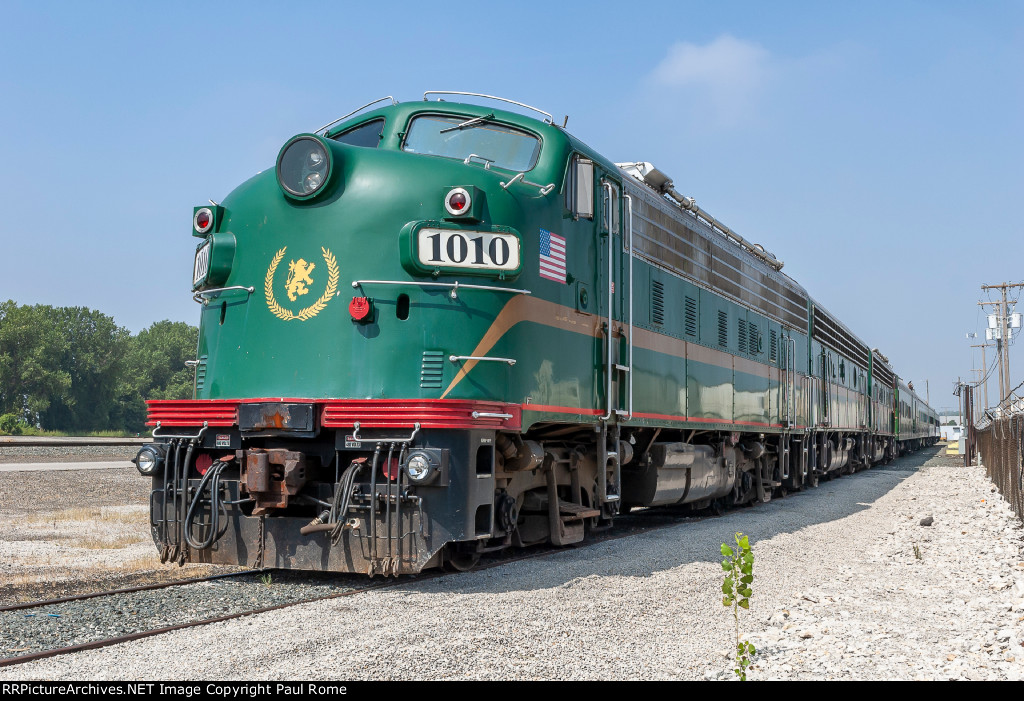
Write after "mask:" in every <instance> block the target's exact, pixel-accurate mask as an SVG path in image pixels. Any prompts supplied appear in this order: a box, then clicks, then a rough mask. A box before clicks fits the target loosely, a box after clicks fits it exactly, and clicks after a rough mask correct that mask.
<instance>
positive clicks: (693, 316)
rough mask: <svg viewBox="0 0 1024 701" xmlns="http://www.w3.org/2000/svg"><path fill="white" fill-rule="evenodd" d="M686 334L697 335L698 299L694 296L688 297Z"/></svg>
mask: <svg viewBox="0 0 1024 701" xmlns="http://www.w3.org/2000/svg"><path fill="white" fill-rule="evenodd" d="M686 335H687V336H696V335H697V300H695V299H694V298H693V297H687V298H686Z"/></svg>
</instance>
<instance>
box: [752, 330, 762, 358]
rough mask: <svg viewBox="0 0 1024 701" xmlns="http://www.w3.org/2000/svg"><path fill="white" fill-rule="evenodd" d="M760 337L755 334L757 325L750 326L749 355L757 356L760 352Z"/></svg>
mask: <svg viewBox="0 0 1024 701" xmlns="http://www.w3.org/2000/svg"><path fill="white" fill-rule="evenodd" d="M760 341H761V336H760V334H758V332H757V324H750V354H751V355H757V354H758V353H760V352H761V348H760Z"/></svg>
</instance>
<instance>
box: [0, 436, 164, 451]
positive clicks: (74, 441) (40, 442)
mask: <svg viewBox="0 0 1024 701" xmlns="http://www.w3.org/2000/svg"><path fill="white" fill-rule="evenodd" d="M151 440H152V439H151V438H149V437H148V436H147V437H141V438H108V437H105V436H0V447H3V446H17V447H24V448H40V447H57V448H62V447H68V448H81V447H95V446H102V447H112V448H120V447H125V446H133V445H142V444H144V443H147V442H150V441H151Z"/></svg>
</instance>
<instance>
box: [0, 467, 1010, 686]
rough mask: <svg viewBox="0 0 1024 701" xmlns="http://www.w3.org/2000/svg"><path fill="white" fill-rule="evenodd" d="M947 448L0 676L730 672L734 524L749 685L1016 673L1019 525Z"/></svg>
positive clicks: (651, 675) (660, 675)
mask: <svg viewBox="0 0 1024 701" xmlns="http://www.w3.org/2000/svg"><path fill="white" fill-rule="evenodd" d="M941 452H942V451H941V450H940V449H938V448H934V449H929V450H926V451H922V452H920V453H918V454H917V455H913V456H909V457H906V458H903V459H901V460H900V461H897V462H896V463H894V464H892V465H890V466H887V467H884V468H875V469H873V470H870V471H867V472H862V473H859V474H857V475H854V476H850V477H844V478H842V479H839V480H834V481H829V482H823V483H822V484H821V486H820V487H818V488H817V489H815V490H810V491H807V492H803V493H800V494H797V495H790V496H789V497H788V498H786V499H783V500H778V499H777V500H774V501H772V502H771V503H770V504H765V505H761V506H758V507H756V508H743V509H737V510H734V511H731V512H729V513H727V514H726V515H724V516H723V517H721V518H710V519H703V520H700V521H693V522H687V523H683V524H680V525H678V526H672V527H669V528H665V529H661V530H657V531H653V532H648V533H645V534H641V535H636V536H632V537H629V538H622V539H619V540H613V541H607V542H603V543H599V544H596V545H592V546H589V547H582V548H576V549H567V550H565V551H561V552H558V553H556V554H554V555H552V556H550V557H546V558H542V559H536V560H525V561H521V562H515V563H509V564H506V565H502V566H500V567H497V568H494V569H489V570H483V571H477V572H469V573H465V574H460V575H457V576H448V577H443V578H439V579H431V580H425V581H414V582H410V583H406V584H403V585H401V586H399V587H398V588H394V589H386V590H379V591H372V592H368V593H363V594H357V595H355V596H354V597H348V598H345V599H336V600H330V601H322V602H314V603H308V604H301V605H298V606H294V607H290V608H287V609H283V610H279V611H274V612H269V613H265V614H259V615H255V616H248V617H245V618H242V619H238V620H234V621H228V622H224V623H218V624H213V625H210V626H204V627H202V628H198V629H190V630H184V631H178V632H174V633H169V634H166V635H161V636H157V637H154V638H148V639H145V640H140V641H135V642H131V643H126V644H123V645H119V646H115V647H110V648H105V649H102V650H93V651H86V652H82V653H75V654H72V655H65V656H60V657H56V658H53V659H49V660H43V661H39V662H33V663H28V664H24V665H18V666H16V667H9V668H4V669H0V679H2V680H17V679H39V678H46V679H69V680H70V679H83V680H84V679H88V680H106V679H127V680H134V679H140V680H141V679H189V680H191V679H196V680H199V679H274V680H276V679H311V680H312V679H353V680H356V679H707V678H712V679H716V678H722V679H727V678H731V677H732V672H731V664H730V660H729V659H728V658H727V654H729V653H730V652H731V648H732V646H733V644H734V640H733V620H732V616H731V614H730V613H729V611H728V610H726V609H725V608H724V607H723V606H722V604H721V590H720V586H721V575H722V572H721V568H720V566H719V560H720V557H719V554H718V551H719V545H720V544H721V543H723V542H731V541H732V537H733V533H735V532H736V531H742V532H744V533H746V534H748V535H749V536H750V539H751V542H752V545H753V551H754V554H755V557H756V561H755V567H754V571H755V575H756V579H755V581H754V584H753V589H754V594H753V597H752V599H751V610H750V612H749V613H745V614H744V615H743V616H742V618H741V623H740V626H741V630H742V631H744V632H745V633H747V634H748V637H749V639H750V640H751V641H753V642H754V644H755V645H756V646H757V648H758V655H757V657H756V658H755V664H754V667H753V668H752V669H751V670H750V672H749V676H750V678H751V679H791V678H794V679H1019V678H1020V676H1021V674H1022V673H1024V665H1022V658H1024V648H1022V647H1021V645H1020V642H1021V641H1022V640H1024V627H1022V620H1021V619H1022V618H1024V562H1022V560H1024V558H1022V555H1021V547H1022V541H1021V530H1020V524H1019V521H1017V519H1016V518H1015V517H1014V516H1013V514H1012V512H1011V511H1010V510H1009V508H1008V506H1007V505H1006V504H1005V503H1004V502H1003V501H1002V499H1001V497H1000V496H999V495H998V493H995V492H994V491H993V488H992V486H991V484H990V483H989V482H988V481H987V479H986V478H985V473H984V469H983V468H978V467H974V468H964V467H963V466H962V465H958V464H957V463H958V462H959V460H957V459H955V458H947V457H945V456H944V455H942V454H941ZM929 516H931V517H932V524H931V525H930V526H922V525H921V522H922V520H924V519H926V518H927V517H929ZM243 651H244V652H243ZM182 660H188V663H187V664H182Z"/></svg>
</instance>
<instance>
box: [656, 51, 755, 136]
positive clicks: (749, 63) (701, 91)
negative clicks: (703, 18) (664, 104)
mask: <svg viewBox="0 0 1024 701" xmlns="http://www.w3.org/2000/svg"><path fill="white" fill-rule="evenodd" d="M771 64H772V57H771V54H770V53H769V52H768V51H767V50H766V49H764V48H763V47H761V46H760V45H758V44H754V43H751V42H746V41H743V40H741V39H737V38H736V37H733V36H730V35H728V34H724V35H722V36H720V37H718V38H717V39H715V40H714V41H712V42H711V43H710V44H707V45H704V46H698V45H697V44H691V43H689V42H678V43H676V44H674V45H673V46H672V47H671V48H670V49H669V50H668V54H667V55H666V56H665V58H664V59H662V61H661V63H659V64H658V66H657V67H656V68H655V69H654V70H653V71H652V72H651V74H650V76H649V82H650V83H651V84H652V85H653V86H654V87H656V88H658V89H659V91H661V90H665V89H667V90H669V91H671V92H672V93H677V94H678V93H680V92H684V91H693V94H694V97H695V98H696V99H707V100H708V101H709V102H710V106H711V107H712V108H713V109H714V110H715V112H716V113H717V117H718V118H719V119H720V120H723V121H727V122H736V121H741V119H742V117H743V114H744V113H746V112H749V111H750V110H751V109H753V108H754V107H755V105H756V102H757V98H758V96H759V95H760V94H761V92H762V91H763V90H764V89H765V87H766V85H767V83H768V81H769V79H770V78H771V73H772V65H771Z"/></svg>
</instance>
